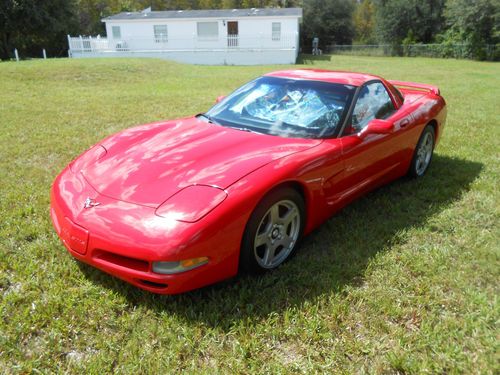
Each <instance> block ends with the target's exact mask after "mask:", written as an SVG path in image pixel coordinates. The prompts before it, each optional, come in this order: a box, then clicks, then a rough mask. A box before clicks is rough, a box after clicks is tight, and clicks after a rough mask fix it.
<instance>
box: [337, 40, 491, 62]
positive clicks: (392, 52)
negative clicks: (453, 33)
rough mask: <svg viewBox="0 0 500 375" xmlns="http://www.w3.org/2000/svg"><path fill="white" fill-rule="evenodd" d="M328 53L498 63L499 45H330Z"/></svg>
mask: <svg viewBox="0 0 500 375" xmlns="http://www.w3.org/2000/svg"><path fill="white" fill-rule="evenodd" d="M327 52H328V53H330V54H338V55H359V56H408V57H416V56H421V57H444V58H455V59H476V60H488V61H499V60H500V45H499V44H487V45H482V46H475V45H472V44H447V43H442V44H406V45H389V44H374V45H332V46H329V47H328V51H327Z"/></svg>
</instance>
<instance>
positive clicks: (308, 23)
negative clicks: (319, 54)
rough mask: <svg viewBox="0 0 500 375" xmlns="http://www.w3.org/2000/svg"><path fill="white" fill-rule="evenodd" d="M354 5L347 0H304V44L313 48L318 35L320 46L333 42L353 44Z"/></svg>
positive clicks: (325, 46)
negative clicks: (313, 41) (314, 39)
mask: <svg viewBox="0 0 500 375" xmlns="http://www.w3.org/2000/svg"><path fill="white" fill-rule="evenodd" d="M353 11H354V5H353V3H352V2H351V1H345V0H304V5H303V12H304V15H303V17H304V20H303V23H302V32H301V38H302V45H303V48H304V50H305V51H310V50H311V48H312V47H311V45H312V39H313V38H314V37H318V38H319V41H320V48H321V49H323V50H324V49H326V48H327V46H329V45H331V44H351V43H352V38H353V36H354V26H353V23H352V14H353Z"/></svg>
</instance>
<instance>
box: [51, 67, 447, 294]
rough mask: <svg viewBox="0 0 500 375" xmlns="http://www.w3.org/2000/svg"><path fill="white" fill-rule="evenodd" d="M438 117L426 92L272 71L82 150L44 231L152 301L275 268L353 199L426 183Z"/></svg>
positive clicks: (442, 111)
mask: <svg viewBox="0 0 500 375" xmlns="http://www.w3.org/2000/svg"><path fill="white" fill-rule="evenodd" d="M445 119H446V107H445V101H444V99H443V98H442V97H441V96H440V93H439V89H438V88H437V87H434V86H431V85H424V84H417V83H410V82H397V81H386V80H384V79H383V78H380V77H377V76H373V75H368V74H360V73H348V72H334V71H324V70H286V71H279V72H273V73H269V74H266V75H264V76H262V77H260V78H257V79H255V80H254V81H252V82H250V83H247V84H246V85H244V86H242V87H240V88H239V89H237V90H236V91H234V92H233V93H232V94H231V95H229V96H227V97H225V98H221V99H220V100H218V103H217V104H216V105H215V106H214V107H212V108H211V109H210V110H209V111H208V112H206V113H203V114H199V115H196V116H193V117H188V118H183V119H179V120H173V121H164V122H157V123H153V124H148V125H142V126H139V127H135V128H132V129H128V130H124V131H122V132H120V133H118V134H115V135H112V136H110V137H109V138H107V139H105V140H103V141H102V142H100V143H98V144H97V145H95V146H94V147H92V148H91V149H89V150H88V151H86V152H85V153H83V154H82V155H81V156H80V157H78V158H77V159H76V160H74V161H73V162H71V163H70V164H69V166H68V167H67V168H65V169H64V170H63V171H62V173H61V174H60V175H59V176H58V177H57V178H56V179H55V181H54V184H53V186H52V191H51V211H50V212H51V216H52V221H53V224H54V227H55V229H56V231H57V233H58V234H59V236H60V238H61V240H62V242H63V243H64V245H65V246H66V248H67V249H68V251H69V252H70V253H71V255H73V256H74V257H75V258H77V259H78V260H80V261H83V262H85V263H88V264H90V265H92V266H94V267H96V268H99V269H101V270H103V271H105V272H108V273H110V274H111V275H114V276H117V277H119V278H121V279H123V280H125V281H127V282H129V283H131V284H134V285H136V286H138V287H140V288H143V289H146V290H149V291H151V292H155V293H162V294H174V293H180V292H185V291H188V290H191V289H195V288H199V287H202V286H204V285H208V284H211V283H214V282H217V281H219V280H223V279H226V278H228V277H231V276H234V275H236V274H237V272H238V270H241V269H243V270H246V271H250V272H264V271H268V270H272V269H275V268H276V267H279V266H280V265H281V264H282V263H283V262H285V261H286V260H287V259H289V258H290V256H291V255H292V254H293V253H294V251H295V250H296V249H297V244H298V243H299V240H300V238H301V237H302V236H303V235H306V234H308V233H309V232H311V231H312V230H313V229H314V228H316V227H317V226H319V225H320V224H321V223H322V222H324V221H325V220H326V219H328V218H329V217H330V216H331V215H332V214H334V213H335V212H336V211H338V210H339V209H340V208H342V207H343V206H345V205H346V204H347V203H349V202H351V201H352V200H353V199H355V198H357V197H359V196H360V195H362V194H364V193H366V192H367V191H369V190H372V189H373V188H375V187H377V186H379V185H381V184H384V183H387V182H389V181H391V180H394V179H396V178H398V177H401V176H403V175H407V174H409V175H411V176H414V177H420V176H422V175H423V174H424V173H425V172H426V170H427V168H428V167H429V164H430V162H431V159H432V154H433V150H434V147H435V146H436V144H437V142H438V140H439V139H440V137H441V134H442V132H443V127H444V124H445Z"/></svg>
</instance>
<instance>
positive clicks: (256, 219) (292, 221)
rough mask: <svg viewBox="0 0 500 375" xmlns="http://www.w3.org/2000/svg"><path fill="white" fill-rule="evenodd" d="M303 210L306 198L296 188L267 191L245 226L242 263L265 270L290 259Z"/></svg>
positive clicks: (256, 270)
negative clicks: (267, 193) (268, 192)
mask: <svg viewBox="0 0 500 375" xmlns="http://www.w3.org/2000/svg"><path fill="white" fill-rule="evenodd" d="M304 211H305V210H304V201H303V199H302V197H301V196H300V194H299V193H297V191H295V190H294V189H291V188H283V189H279V190H276V191H274V192H271V193H270V194H269V195H267V196H266V197H265V198H264V199H263V200H262V201H261V202H260V203H259V205H258V206H257V208H256V209H255V211H254V212H253V213H252V216H251V217H250V220H249V221H248V224H247V226H246V229H245V233H244V236H243V243H242V246H241V254H240V267H241V268H242V269H243V270H245V271H248V272H253V273H262V272H265V271H267V270H272V269H274V268H276V267H278V266H280V265H281V264H283V262H285V261H286V260H287V259H289V258H290V257H291V256H292V255H293V253H294V252H295V250H296V248H297V243H298V241H299V239H300V237H301V236H302V231H303V227H304Z"/></svg>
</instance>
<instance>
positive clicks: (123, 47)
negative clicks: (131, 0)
mask: <svg viewBox="0 0 500 375" xmlns="http://www.w3.org/2000/svg"><path fill="white" fill-rule="evenodd" d="M68 45H69V50H70V53H79V54H85V53H89V54H99V53H113V52H131V53H134V52H141V53H143V52H197V51H229V50H231V51H234V50H239V51H258V50H276V51H278V50H296V49H297V48H298V34H296V33H295V34H287V35H281V36H280V38H279V39H277V38H276V36H274V39H273V35H271V34H259V35H256V36H242V35H220V36H218V37H215V38H213V37H211V38H208V39H207V38H198V37H197V36H196V35H194V36H189V37H183V38H179V37H177V38H171V37H168V39H158V38H154V37H153V36H152V37H151V38H122V39H119V40H117V39H111V38H101V37H99V36H98V37H82V36H79V37H71V36H69V35H68Z"/></svg>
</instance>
